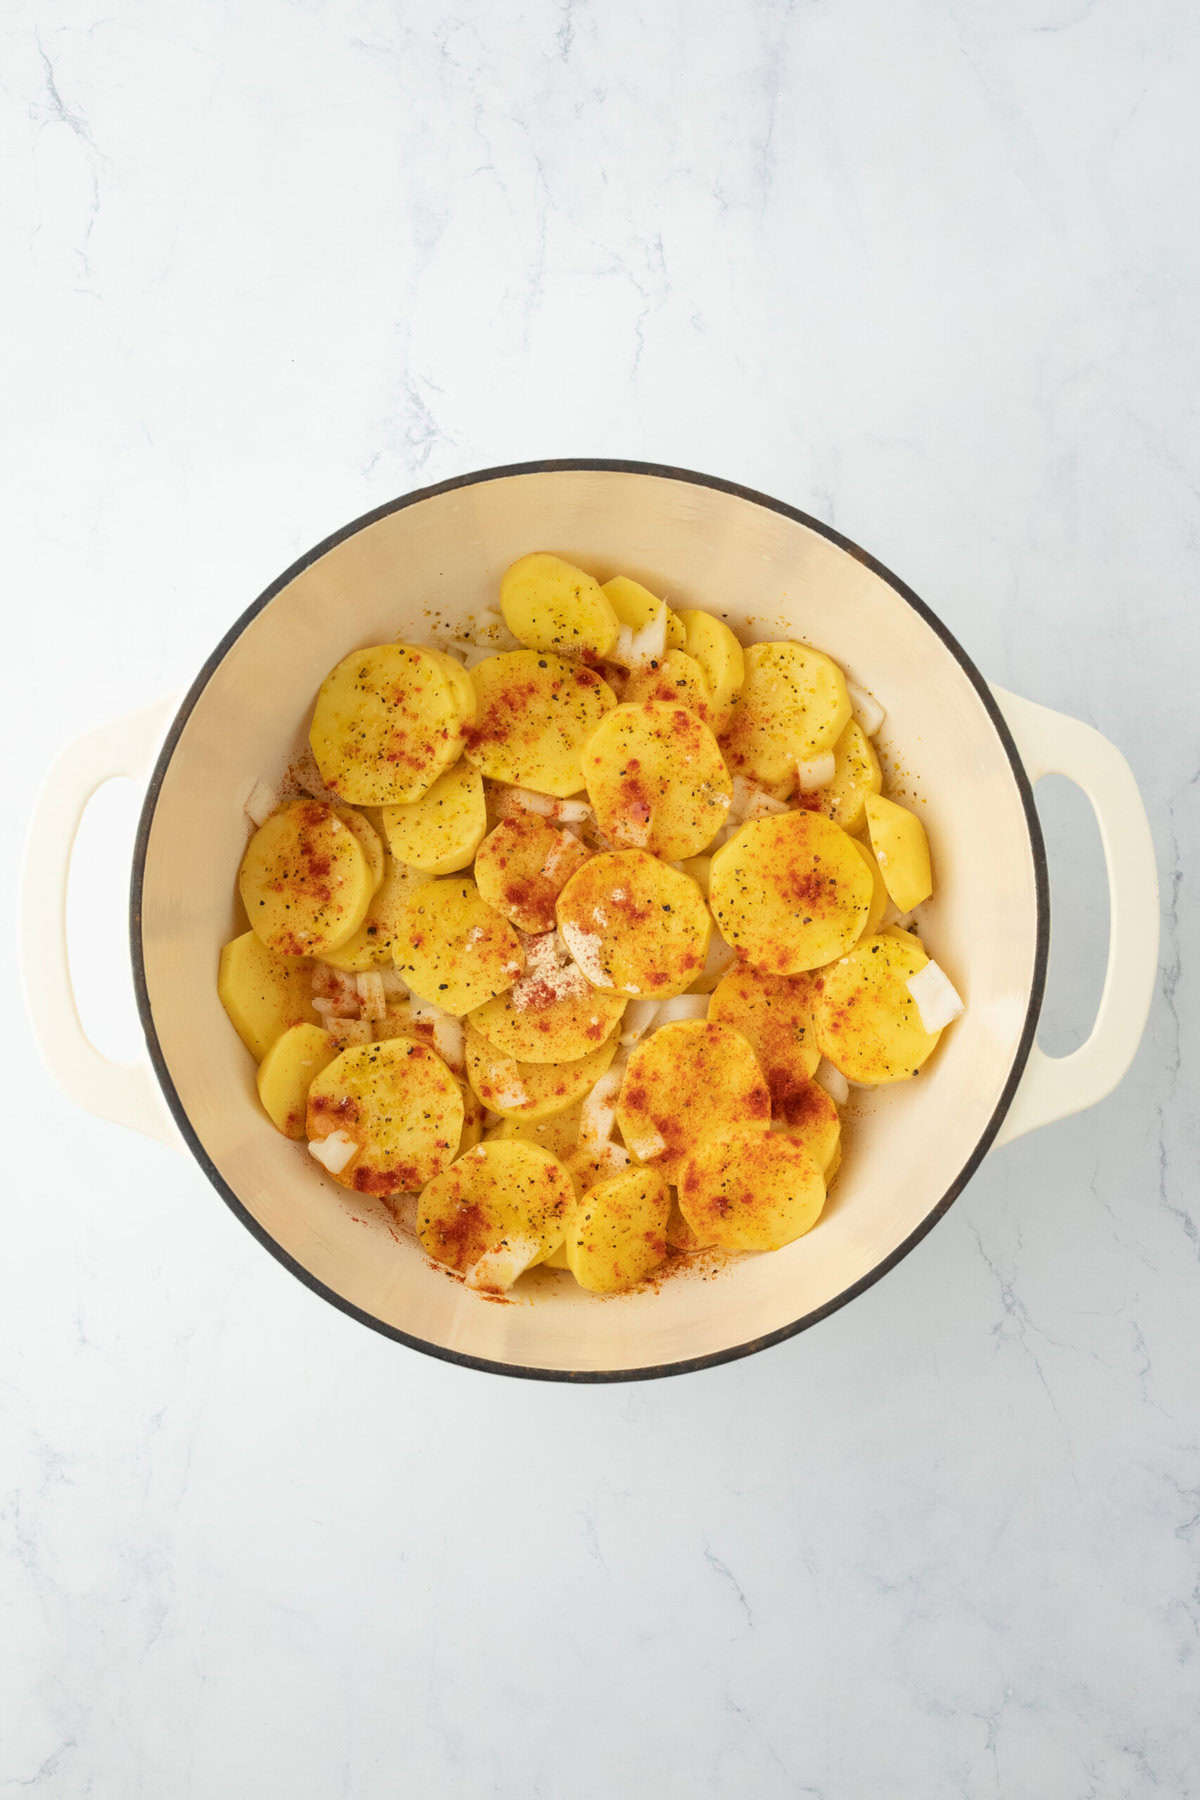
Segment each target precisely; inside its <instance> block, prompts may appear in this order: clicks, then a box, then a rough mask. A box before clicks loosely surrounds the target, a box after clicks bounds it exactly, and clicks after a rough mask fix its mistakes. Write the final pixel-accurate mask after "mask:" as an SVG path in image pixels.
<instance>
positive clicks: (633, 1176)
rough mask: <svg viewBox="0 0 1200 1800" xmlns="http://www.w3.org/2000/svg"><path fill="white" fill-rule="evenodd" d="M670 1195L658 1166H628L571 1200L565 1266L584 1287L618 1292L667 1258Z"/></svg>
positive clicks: (592, 1290)
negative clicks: (629, 1167)
mask: <svg viewBox="0 0 1200 1800" xmlns="http://www.w3.org/2000/svg"><path fill="white" fill-rule="evenodd" d="M670 1214H671V1195H670V1191H669V1189H668V1187H667V1184H666V1182H665V1181H664V1180H663V1178H662V1176H661V1174H660V1173H659V1172H658V1170H657V1169H651V1168H641V1169H626V1170H624V1171H623V1172H622V1173H621V1174H619V1175H610V1176H609V1177H608V1178H607V1180H604V1181H598V1182H596V1183H595V1185H594V1186H592V1187H588V1188H585V1189H584V1191H583V1192H582V1193H581V1194H578V1195H576V1196H574V1197H573V1198H572V1200H571V1201H570V1203H569V1205H568V1207H567V1214H566V1232H565V1235H564V1239H563V1242H564V1246H565V1249H566V1256H567V1267H568V1268H569V1269H570V1271H571V1273H572V1275H574V1277H575V1279H576V1281H577V1282H578V1283H579V1285H580V1287H581V1288H586V1289H587V1290H588V1292H589V1293H593V1294H619V1293H621V1292H622V1291H623V1290H624V1289H625V1288H631V1287H634V1286H635V1285H636V1284H637V1283H638V1282H639V1281H643V1280H644V1279H645V1277H646V1276H647V1275H651V1274H653V1272H654V1270H655V1269H657V1268H658V1267H659V1265H660V1264H661V1263H662V1262H664V1261H665V1259H666V1254H667V1220H668V1219H669V1217H670Z"/></svg>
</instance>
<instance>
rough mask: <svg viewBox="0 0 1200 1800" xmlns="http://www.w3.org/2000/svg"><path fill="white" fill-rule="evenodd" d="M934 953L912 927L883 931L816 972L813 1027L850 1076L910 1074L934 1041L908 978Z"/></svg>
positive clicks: (869, 1078) (878, 1078)
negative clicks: (909, 930) (927, 950)
mask: <svg viewBox="0 0 1200 1800" xmlns="http://www.w3.org/2000/svg"><path fill="white" fill-rule="evenodd" d="M928 961H929V958H928V957H927V956H926V954H925V952H924V950H923V949H922V948H921V946H920V944H919V943H918V942H917V940H916V938H914V937H910V936H909V934H908V933H907V932H903V931H898V932H895V933H893V932H882V933H881V934H880V935H879V936H877V937H872V938H864V939H863V941H862V943H861V944H856V945H855V947H854V949H853V950H851V951H850V952H849V953H848V954H847V955H845V956H843V957H841V958H840V959H839V960H838V961H837V962H835V963H834V964H833V965H832V966H831V967H830V968H828V969H822V970H821V973H820V974H819V975H817V976H815V977H814V980H813V1029H814V1031H815V1032H816V1034H817V1043H818V1044H819V1045H820V1047H821V1054H822V1055H823V1056H827V1057H828V1058H829V1060H830V1062H831V1063H832V1064H833V1066H834V1068H835V1069H840V1070H841V1071H842V1074H843V1075H844V1076H845V1077H846V1079H847V1081H858V1082H862V1083H863V1084H865V1085H870V1084H874V1083H882V1082H891V1081H906V1080H907V1079H908V1077H909V1076H910V1075H915V1074H916V1072H917V1070H918V1069H919V1068H921V1066H922V1064H923V1063H925V1062H927V1061H928V1059H929V1057H930V1056H932V1054H933V1052H934V1051H935V1050H936V1048H937V1044H938V1039H939V1038H940V1037H941V1035H942V1034H941V1032H940V1031H935V1032H928V1031H926V1029H925V1027H924V1026H923V1025H922V1023H921V1014H920V1012H919V1011H918V1008H917V1003H916V1001H915V1000H914V999H913V997H912V995H911V994H910V993H909V991H908V988H907V986H906V985H905V984H906V983H907V981H908V978H909V976H910V975H915V974H916V972H917V970H918V969H923V968H924V967H925V964H926V963H927V962H928Z"/></svg>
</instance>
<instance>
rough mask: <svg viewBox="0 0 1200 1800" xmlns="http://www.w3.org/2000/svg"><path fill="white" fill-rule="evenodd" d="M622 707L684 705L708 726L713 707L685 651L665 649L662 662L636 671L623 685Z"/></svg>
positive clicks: (701, 677)
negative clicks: (652, 702) (650, 702)
mask: <svg viewBox="0 0 1200 1800" xmlns="http://www.w3.org/2000/svg"><path fill="white" fill-rule="evenodd" d="M624 700H625V704H626V705H627V706H628V705H640V704H641V703H642V702H643V701H646V700H658V701H660V702H661V703H663V704H664V705H668V706H686V707H687V709H688V711H689V712H694V713H695V715H696V717H697V718H698V719H703V720H704V723H705V724H706V725H707V724H709V722H710V717H711V712H712V707H711V704H710V697H709V692H708V688H707V687H706V686H705V682H704V676H703V673H702V672H701V669H700V664H699V663H698V662H697V661H696V659H695V657H694V656H689V655H688V653H687V651H686V650H668V651H667V653H666V655H665V656H664V657H663V659H662V661H661V662H656V663H651V664H650V666H649V667H648V668H644V669H635V670H634V671H633V673H632V674H631V675H630V677H629V679H628V680H627V681H626V683H625V693H624Z"/></svg>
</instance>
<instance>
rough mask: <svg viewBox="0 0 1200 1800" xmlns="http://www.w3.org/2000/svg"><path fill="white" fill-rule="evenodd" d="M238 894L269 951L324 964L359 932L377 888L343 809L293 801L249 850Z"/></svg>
mask: <svg viewBox="0 0 1200 1800" xmlns="http://www.w3.org/2000/svg"><path fill="white" fill-rule="evenodd" d="M238 892H239V894H240V895H241V899H242V905H243V906H244V907H245V909H246V917H247V918H248V919H249V921H250V925H251V928H252V929H253V930H254V931H255V932H256V933H257V934H258V936H259V937H260V938H261V939H262V941H263V943H264V944H266V945H267V947H268V949H270V950H275V951H278V952H279V954H280V955H283V956H321V955H322V954H323V953H324V952H325V951H326V950H335V949H336V948H337V946H338V945H339V944H344V943H345V942H346V940H347V938H350V937H352V936H353V935H354V933H355V932H356V931H357V930H358V927H359V926H360V925H361V924H362V921H363V919H364V917H365V916H366V912H367V908H368V906H369V905H370V902H371V896H372V894H373V892H374V884H373V881H372V878H371V870H370V867H369V865H368V863H367V858H366V856H365V854H364V852H363V848H362V845H361V844H360V843H359V841H358V838H357V836H356V835H355V833H354V832H353V831H351V830H350V829H349V827H348V826H347V825H346V824H345V823H344V822H343V820H342V819H340V818H339V817H338V813H337V811H336V809H335V808H334V807H332V806H329V805H327V804H326V803H325V802H324V801H322V800H292V801H289V802H288V804H287V805H286V806H281V807H280V809H279V811H278V812H274V813H272V814H271V816H270V818H269V819H267V820H266V822H265V823H264V824H262V825H260V826H259V828H258V830H257V831H256V832H255V833H254V836H253V837H252V838H251V839H250V842H249V843H248V844H247V845H246V852H245V855H244V856H243V857H242V866H241V868H240V869H239V870H238Z"/></svg>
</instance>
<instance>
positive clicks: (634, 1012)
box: [621, 1000, 662, 1050]
mask: <svg viewBox="0 0 1200 1800" xmlns="http://www.w3.org/2000/svg"><path fill="white" fill-rule="evenodd" d="M661 1005H662V1001H661V1000H631V1001H630V1002H629V1005H628V1006H627V1007H626V1008H625V1012H624V1016H623V1017H622V1019H621V1045H622V1048H623V1049H626V1050H628V1049H630V1048H631V1046H632V1045H634V1044H636V1043H637V1041H638V1039H639V1038H643V1037H645V1035H646V1033H647V1032H648V1031H649V1029H650V1027H651V1025H652V1024H653V1022H654V1017H655V1014H656V1013H657V1012H658V1009H659V1007H660V1006H661Z"/></svg>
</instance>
